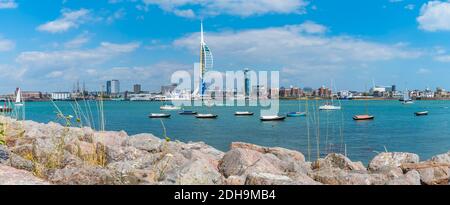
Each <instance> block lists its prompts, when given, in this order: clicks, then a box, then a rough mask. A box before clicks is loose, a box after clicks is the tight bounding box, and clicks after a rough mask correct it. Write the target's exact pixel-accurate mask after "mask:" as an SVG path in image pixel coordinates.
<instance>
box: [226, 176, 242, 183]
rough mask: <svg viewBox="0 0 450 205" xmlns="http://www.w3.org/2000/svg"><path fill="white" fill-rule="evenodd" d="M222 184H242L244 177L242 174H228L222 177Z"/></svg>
mask: <svg viewBox="0 0 450 205" xmlns="http://www.w3.org/2000/svg"><path fill="white" fill-rule="evenodd" d="M223 184H224V185H244V184H245V177H243V176H229V177H228V178H225V179H223Z"/></svg>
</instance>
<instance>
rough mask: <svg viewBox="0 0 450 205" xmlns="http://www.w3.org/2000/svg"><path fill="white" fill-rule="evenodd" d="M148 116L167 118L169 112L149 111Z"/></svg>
mask: <svg viewBox="0 0 450 205" xmlns="http://www.w3.org/2000/svg"><path fill="white" fill-rule="evenodd" d="M148 117H149V118H169V117H170V114H167V113H151V114H150V115H149V116H148Z"/></svg>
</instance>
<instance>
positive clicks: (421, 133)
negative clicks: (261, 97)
mask: <svg viewBox="0 0 450 205" xmlns="http://www.w3.org/2000/svg"><path fill="white" fill-rule="evenodd" d="M322 103H323V102H321V101H314V100H310V101H308V108H309V111H310V114H309V116H308V117H295V118H287V119H286V120H285V121H280V122H261V121H260V120H259V109H260V108H259V107H248V108H242V107H213V108H207V107H192V108H185V109H186V110H194V111H199V112H212V113H215V114H218V115H219V118H218V119H215V120H212V119H209V120H208V119H203V120H201V119H196V118H195V117H194V116H182V115H178V113H177V112H178V111H171V113H172V117H171V118H170V119H163V120H162V121H163V122H164V125H165V127H166V129H167V135H168V136H169V137H170V138H171V139H172V140H180V141H185V142H188V141H204V142H206V143H207V144H210V145H212V146H214V147H216V148H218V149H220V150H224V151H226V150H227V149H228V147H229V145H230V143H231V142H235V141H243V142H250V143H255V144H259V145H264V146H280V147H285V148H289V149H295V150H299V151H301V152H302V153H304V154H305V156H306V157H307V158H308V155H309V154H308V153H310V157H311V159H312V160H314V159H315V158H316V156H317V141H319V142H320V144H319V150H320V154H321V156H323V155H325V154H326V153H328V152H342V153H343V152H345V150H346V151H347V155H348V157H350V158H351V159H352V160H361V161H363V162H365V163H367V162H368V161H369V160H370V159H371V158H372V157H373V156H374V155H376V152H380V151H384V150H385V148H386V149H387V150H388V151H402V152H403V151H405V152H414V153H417V154H419V155H420V157H421V159H427V158H429V157H431V156H433V155H436V154H440V153H444V152H447V151H448V150H450V123H449V119H450V109H448V108H449V107H450V101H416V102H415V104H411V105H403V104H401V103H400V102H399V101H367V102H366V101H341V104H342V110H341V111H320V112H318V111H315V108H317V106H318V105H320V104H322ZM80 104H82V105H81V107H83V109H84V110H87V109H86V108H84V105H83V104H84V103H82V102H80ZM57 105H58V106H59V108H60V109H61V110H62V111H63V112H64V113H65V114H72V115H73V109H72V106H71V102H57ZM160 106H161V103H159V102H126V101H123V102H114V101H108V102H104V115H105V118H106V129H107V130H125V131H126V132H127V133H128V134H130V135H132V134H138V133H153V134H155V135H158V136H162V135H163V134H162V133H163V128H162V125H161V120H160V119H149V118H148V114H149V113H152V112H156V113H158V112H161V111H160V110H159V107H160ZM305 107H306V101H280V113H286V112H291V111H299V110H301V111H304V110H305ZM91 108H92V116H93V118H94V119H95V122H96V123H98V112H97V108H96V105H95V102H91ZM366 108H368V111H369V113H370V114H373V115H375V120H373V121H364V122H356V121H353V120H352V116H353V115H355V114H365V113H366ZM242 110H248V111H253V112H255V116H250V117H235V116H234V112H235V111H242ZM423 110H428V111H429V115H428V116H422V117H416V116H414V114H413V113H414V112H416V111H423ZM55 111H56V109H55V107H54V106H53V105H52V103H51V102H30V103H27V105H26V118H27V119H29V120H35V121H38V122H49V121H55V120H57V119H56V114H55ZM308 121H309V122H308ZM96 127H98V125H96ZM308 128H309V129H308ZM308 130H309V143H308ZM308 147H309V149H308ZM345 148H346V149H345ZM308 150H309V152H308Z"/></svg>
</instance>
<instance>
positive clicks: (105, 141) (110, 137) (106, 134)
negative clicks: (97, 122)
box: [92, 131, 128, 146]
mask: <svg viewBox="0 0 450 205" xmlns="http://www.w3.org/2000/svg"><path fill="white" fill-rule="evenodd" d="M127 138H128V135H127V133H126V132H124V131H120V132H113V131H102V132H94V134H93V136H92V143H94V144H96V143H100V144H102V145H105V146H121V145H122V144H123V143H124V142H125V140H127Z"/></svg>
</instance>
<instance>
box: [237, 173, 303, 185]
mask: <svg viewBox="0 0 450 205" xmlns="http://www.w3.org/2000/svg"><path fill="white" fill-rule="evenodd" d="M245 184H246V185H294V184H296V183H295V181H294V180H292V179H291V178H289V177H287V176H284V175H276V174H271V173H251V174H249V175H248V176H247V179H246V180H245Z"/></svg>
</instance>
